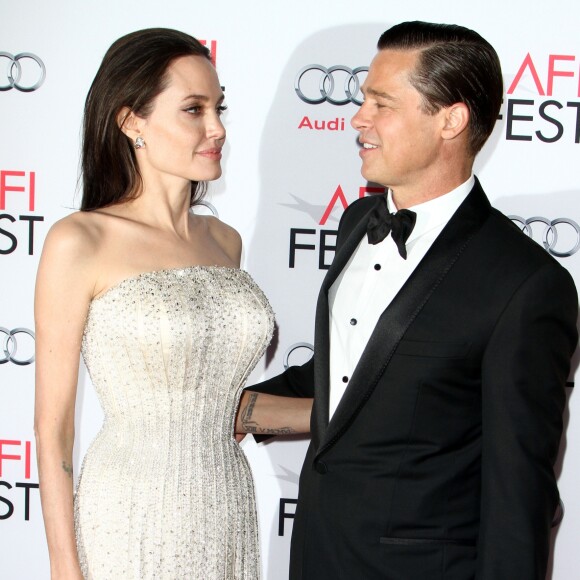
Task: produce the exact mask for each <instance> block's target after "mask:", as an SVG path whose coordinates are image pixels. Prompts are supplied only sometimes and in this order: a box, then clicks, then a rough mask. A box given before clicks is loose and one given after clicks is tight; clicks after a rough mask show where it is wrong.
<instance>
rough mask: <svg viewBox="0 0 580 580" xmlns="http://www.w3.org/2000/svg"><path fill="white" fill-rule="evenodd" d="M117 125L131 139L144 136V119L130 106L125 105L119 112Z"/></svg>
mask: <svg viewBox="0 0 580 580" xmlns="http://www.w3.org/2000/svg"><path fill="white" fill-rule="evenodd" d="M116 120H117V126H118V127H119V129H121V131H122V132H123V133H125V135H127V137H128V138H129V139H130V140H131V141H135V139H137V137H142V136H143V135H142V125H143V119H142V118H141V117H138V116H137V115H135V113H134V112H133V111H132V110H131V109H130V108H129V107H123V108H122V109H121V110H120V111H119V112H118V113H117V119H116Z"/></svg>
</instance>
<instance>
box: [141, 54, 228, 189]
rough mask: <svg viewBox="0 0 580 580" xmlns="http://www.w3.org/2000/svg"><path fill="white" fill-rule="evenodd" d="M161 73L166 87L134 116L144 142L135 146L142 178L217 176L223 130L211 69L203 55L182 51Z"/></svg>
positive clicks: (217, 88) (217, 87)
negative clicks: (144, 111)
mask: <svg viewBox="0 0 580 580" xmlns="http://www.w3.org/2000/svg"><path fill="white" fill-rule="evenodd" d="M166 76H167V86H166V88H165V89H164V90H163V92H161V93H160V94H159V95H158V96H157V97H156V98H155V100H154V101H153V109H152V111H151V113H150V114H149V116H148V117H147V118H139V117H137V119H136V123H137V125H136V126H137V127H138V129H139V133H140V136H141V137H142V138H143V140H144V141H145V147H143V148H141V149H138V150H137V151H136V153H137V160H138V162H139V169H140V170H141V175H142V176H143V179H144V180H145V181H147V180H148V178H152V179H162V180H163V181H166V180H167V178H169V179H171V178H173V177H175V178H178V179H183V180H188V181H189V180H190V181H211V180H213V179H217V178H218V177H219V176H220V175H221V173H222V170H221V165H220V160H221V149H222V146H223V144H224V141H225V138H226V131H225V129H224V126H223V124H222V122H221V120H220V115H221V113H222V112H223V110H224V109H225V107H224V106H223V100H224V94H223V92H222V89H221V87H220V83H219V80H218V77H217V74H216V71H215V69H214V67H213V65H212V64H211V62H210V61H209V60H207V59H206V58H204V57H202V56H183V57H180V58H178V59H176V60H175V61H173V62H172V63H171V64H170V66H169V67H168V69H167V75H166Z"/></svg>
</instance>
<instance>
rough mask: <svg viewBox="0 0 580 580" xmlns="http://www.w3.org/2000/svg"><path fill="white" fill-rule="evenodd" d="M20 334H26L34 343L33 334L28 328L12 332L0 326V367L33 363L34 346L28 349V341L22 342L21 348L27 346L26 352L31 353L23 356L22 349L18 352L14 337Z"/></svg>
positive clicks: (15, 329)
mask: <svg viewBox="0 0 580 580" xmlns="http://www.w3.org/2000/svg"><path fill="white" fill-rule="evenodd" d="M22 334H27V335H28V336H30V337H31V338H32V340H33V341H34V332H32V330H29V329H28V328H14V329H13V330H8V329H7V328H4V327H2V326H0V349H1V350H0V365H3V364H5V363H7V362H12V363H14V364H15V365H19V366H26V365H29V364H32V363H33V362H34V346H33V347H32V348H30V345H29V342H30V341H29V340H24V341H22V345H21V346H23V345H24V346H27V347H28V350H29V351H32V354H30V356H28V353H27V354H23V353H22V352H21V350H22V348H21V349H20V350H19V349H18V342H17V339H16V336H17V335H22ZM20 338H22V337H20ZM27 357H28V358H27Z"/></svg>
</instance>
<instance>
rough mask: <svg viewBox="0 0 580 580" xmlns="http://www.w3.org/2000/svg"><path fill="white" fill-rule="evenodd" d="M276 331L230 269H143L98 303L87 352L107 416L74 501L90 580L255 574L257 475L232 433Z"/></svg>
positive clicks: (247, 577) (209, 579) (252, 578)
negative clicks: (243, 394) (248, 383)
mask: <svg viewBox="0 0 580 580" xmlns="http://www.w3.org/2000/svg"><path fill="white" fill-rule="evenodd" d="M272 328H273V314H272V311H271V308H270V306H269V304H268V302H267V300H266V298H265V296H264V295H263V294H262V292H261V291H260V289H259V288H258V287H257V286H256V284H255V283H254V282H253V280H252V279H251V277H250V276H249V274H247V273H246V272H245V271H243V270H238V269H234V268H225V267H218V266H211V267H205V266H194V267H191V268H184V269H171V270H158V271H154V272H148V273H144V274H141V275H138V276H135V277H132V278H129V279H127V280H124V281H123V282H121V283H120V284H118V285H116V286H114V287H112V288H111V289H109V290H108V291H107V292H106V293H105V294H103V295H101V296H100V297H98V298H96V299H95V300H93V302H92V303H91V306H90V309H89V314H88V318H87V322H86V327H85V332H84V337H83V344H82V353H83V357H84V360H85V363H86V366H87V368H88V370H89V373H90V376H91V379H92V382H93V384H94V386H95V389H96V391H97V394H98V396H99V399H100V401H101V405H102V407H103V411H104V414H105V420H104V423H103V427H102V429H101V431H100V432H99V434H98V435H97V437H96V439H95V440H94V442H93V443H92V444H91V446H90V448H89V450H88V452H87V454H86V456H85V459H84V461H83V467H82V470H81V476H80V481H79V485H78V488H77V492H76V494H75V528H76V536H77V547H78V552H79V558H80V561H81V568H82V570H83V574H84V576H85V578H87V579H95V580H132V579H134V580H137V579H138V580H143V579H153V578H155V579H163V580H165V579H167V580H170V579H171V580H182V579H191V580H214V579H215V580H217V579H219V580H238V579H239V580H256V579H257V578H259V577H260V562H259V550H258V527H257V520H256V508H255V499H254V488H253V483H252V476H251V472H250V468H249V465H248V462H247V460H246V458H245V456H244V454H243V452H242V451H241V449H240V447H239V445H238V444H237V443H236V441H235V440H234V439H233V436H232V433H233V426H234V420H235V411H236V408H237V402H238V399H239V396H240V394H241V389H242V386H243V384H244V382H245V380H246V378H247V377H248V375H249V373H250V372H251V370H252V369H253V367H254V366H255V364H256V363H257V361H258V360H259V358H260V357H261V356H262V354H263V352H264V350H265V348H266V346H267V344H268V342H269V341H270V338H271V335H272Z"/></svg>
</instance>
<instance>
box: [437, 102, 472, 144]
mask: <svg viewBox="0 0 580 580" xmlns="http://www.w3.org/2000/svg"><path fill="white" fill-rule="evenodd" d="M468 125H469V108H468V107H467V105H466V104H465V103H455V104H453V105H451V106H450V107H446V109H445V123H444V126H443V130H442V132H441V136H442V137H443V139H455V138H456V137H457V136H458V135H460V134H461V133H463V132H464V131H465V130H466V129H467V127H468Z"/></svg>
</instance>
